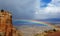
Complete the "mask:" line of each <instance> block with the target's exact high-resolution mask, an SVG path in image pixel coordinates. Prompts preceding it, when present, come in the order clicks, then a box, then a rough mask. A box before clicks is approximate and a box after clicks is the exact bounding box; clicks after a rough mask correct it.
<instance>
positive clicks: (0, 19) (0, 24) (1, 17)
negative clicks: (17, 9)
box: [0, 10, 21, 36]
mask: <svg viewBox="0 0 60 36" xmlns="http://www.w3.org/2000/svg"><path fill="white" fill-rule="evenodd" d="M18 33H19V32H18V31H17V29H16V28H14V27H13V24H12V15H11V13H9V12H8V11H4V10H1V11H0V36H21V35H20V34H18Z"/></svg>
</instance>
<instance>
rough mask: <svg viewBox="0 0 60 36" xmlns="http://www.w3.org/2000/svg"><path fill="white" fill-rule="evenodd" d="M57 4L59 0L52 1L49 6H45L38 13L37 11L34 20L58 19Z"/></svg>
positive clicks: (58, 10) (59, 8)
mask: <svg viewBox="0 0 60 36" xmlns="http://www.w3.org/2000/svg"><path fill="white" fill-rule="evenodd" d="M59 2H60V0H52V1H51V2H50V3H49V4H47V7H45V8H40V10H39V11H38V10H37V11H36V13H35V16H34V18H35V19H47V18H60V17H59V14H58V13H60V3H59ZM42 4H43V3H42ZM57 16H58V17H57Z"/></svg>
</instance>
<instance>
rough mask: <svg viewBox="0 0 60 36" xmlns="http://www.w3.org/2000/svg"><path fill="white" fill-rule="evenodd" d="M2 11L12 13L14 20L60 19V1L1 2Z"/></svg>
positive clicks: (10, 0) (7, 0)
mask: <svg viewBox="0 0 60 36" xmlns="http://www.w3.org/2000/svg"><path fill="white" fill-rule="evenodd" d="M0 9H4V10H7V11H10V12H12V14H13V18H20V19H48V18H60V17H59V15H60V0H0Z"/></svg>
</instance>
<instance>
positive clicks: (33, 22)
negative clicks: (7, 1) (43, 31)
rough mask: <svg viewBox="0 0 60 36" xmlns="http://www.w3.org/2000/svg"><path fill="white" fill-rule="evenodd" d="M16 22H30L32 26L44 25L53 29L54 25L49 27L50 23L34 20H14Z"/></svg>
mask: <svg viewBox="0 0 60 36" xmlns="http://www.w3.org/2000/svg"><path fill="white" fill-rule="evenodd" d="M16 21H22V22H30V23H32V24H42V25H45V26H51V27H54V28H55V26H54V25H51V24H50V23H48V22H43V21H36V20H22V19H16Z"/></svg>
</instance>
